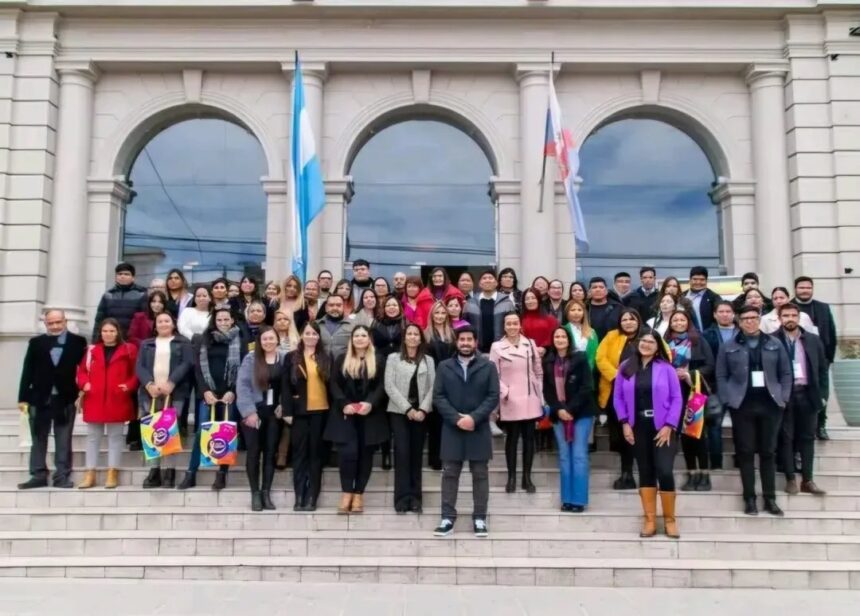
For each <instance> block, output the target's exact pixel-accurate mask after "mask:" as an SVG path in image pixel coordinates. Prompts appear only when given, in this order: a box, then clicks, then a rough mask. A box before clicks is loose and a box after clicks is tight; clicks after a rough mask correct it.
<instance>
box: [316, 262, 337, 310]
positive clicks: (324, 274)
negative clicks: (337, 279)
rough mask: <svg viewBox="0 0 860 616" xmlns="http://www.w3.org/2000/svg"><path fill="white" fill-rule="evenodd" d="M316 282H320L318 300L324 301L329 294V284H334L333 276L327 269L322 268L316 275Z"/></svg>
mask: <svg viewBox="0 0 860 616" xmlns="http://www.w3.org/2000/svg"><path fill="white" fill-rule="evenodd" d="M317 282H318V283H319V284H320V294H319V301H320V302H325V300H327V299H328V296H329V295H330V294H331V285H333V284H334V276H333V275H332V273H331V272H330V271H328V270H323V271H321V272H320V273H319V275H318V276H317Z"/></svg>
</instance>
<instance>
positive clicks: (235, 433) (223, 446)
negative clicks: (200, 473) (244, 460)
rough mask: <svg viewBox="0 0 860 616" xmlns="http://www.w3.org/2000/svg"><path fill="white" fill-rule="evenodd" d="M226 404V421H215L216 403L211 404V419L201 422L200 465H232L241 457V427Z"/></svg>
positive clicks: (208, 466)
mask: <svg viewBox="0 0 860 616" xmlns="http://www.w3.org/2000/svg"><path fill="white" fill-rule="evenodd" d="M228 417H230V405H228V404H225V405H224V421H215V405H214V404H212V405H210V406H209V421H206V422H203V423H202V424H200V466H202V467H206V468H211V467H214V466H232V465H233V464H236V460H237V459H238V457H239V428H238V426H237V425H236V422H235V421H227V418H228Z"/></svg>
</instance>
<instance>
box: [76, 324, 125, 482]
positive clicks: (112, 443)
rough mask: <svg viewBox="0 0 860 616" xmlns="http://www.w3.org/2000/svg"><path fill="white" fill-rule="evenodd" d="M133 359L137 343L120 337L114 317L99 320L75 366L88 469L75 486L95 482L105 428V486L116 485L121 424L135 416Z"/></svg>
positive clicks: (121, 441)
mask: <svg viewBox="0 0 860 616" xmlns="http://www.w3.org/2000/svg"><path fill="white" fill-rule="evenodd" d="M136 362H137V347H136V346H135V345H133V344H131V343H130V342H125V341H124V340H123V338H122V330H121V329H120V326H119V323H118V322H117V321H116V320H115V319H105V320H104V321H102V323H101V326H100V328H99V341H98V342H96V344H94V345H91V346H90V347H89V349H87V354H86V355H85V356H84V359H83V360H82V361H81V363H80V365H79V366H78V378H77V380H78V387H79V388H80V390H81V394H82V395H83V398H82V402H81V408H82V410H83V413H84V421H85V422H86V424H87V456H86V467H87V472H86V475H84V480H83V481H82V482H81V484H80V485H79V486H78V488H80V489H81V490H86V489H87V488H92V487H93V486H95V485H96V463H97V462H98V455H99V447H100V446H101V440H102V434H103V433H104V432H107V437H108V472H107V480H106V481H105V487H106V488H115V487H116V486H117V483H118V479H119V461H120V455H121V454H122V446H123V434H122V426H123V424H124V423H126V422H127V421H131V420H132V419H134V418H135V417H136V408H135V404H134V398H133V394H134V392H135V391H136V390H137V385H138V382H137V376H136V375H135V363H136Z"/></svg>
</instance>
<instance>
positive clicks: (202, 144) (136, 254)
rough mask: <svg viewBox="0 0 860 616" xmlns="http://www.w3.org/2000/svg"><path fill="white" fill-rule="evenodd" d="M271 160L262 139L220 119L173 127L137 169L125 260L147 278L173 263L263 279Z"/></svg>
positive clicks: (191, 272)
mask: <svg viewBox="0 0 860 616" xmlns="http://www.w3.org/2000/svg"><path fill="white" fill-rule="evenodd" d="M264 175H266V160H265V156H264V154H263V150H262V148H261V147H260V144H259V142H258V141H257V139H256V138H255V137H254V136H253V135H252V134H250V133H249V132H248V131H247V130H245V129H244V128H242V127H240V126H238V125H236V124H234V123H232V122H228V121H225V120H220V119H214V118H213V119H193V120H187V121H184V122H180V123H178V124H174V125H172V126H170V127H168V128H167V129H165V130H163V131H161V132H160V133H158V134H157V135H156V136H155V137H153V138H152V140H151V141H149V143H147V144H146V145H145V146H144V148H143V150H141V152H140V154H138V156H137V159H136V160H135V162H134V164H133V165H132V167H131V172H130V173H129V180H130V183H131V185H132V188H133V190H134V191H135V193H136V195H135V197H134V199H133V200H132V203H131V204H130V205H129V206H128V209H127V212H126V217H125V229H124V235H123V255H124V257H123V258H124V259H126V260H128V261H130V262H132V263H134V264H135V265H136V266H137V270H138V276H140V277H141V278H142V279H143V281H146V280H147V279H148V278H151V277H153V276H163V275H164V274H165V273H166V272H167V270H169V269H170V268H173V267H178V268H182V269H184V270H185V275H186V276H187V277H188V278H189V279H190V280H193V281H208V280H211V279H213V278H215V277H217V276H223V275H226V276H229V277H230V278H231V279H235V280H238V279H239V278H240V277H241V275H242V274H243V273H246V272H247V273H252V274H256V275H258V276H260V275H261V274H262V271H261V270H262V265H263V261H264V259H265V254H266V242H265V236H266V195H265V193H264V192H263V189H262V186H261V184H260V178H261V177H262V176H264Z"/></svg>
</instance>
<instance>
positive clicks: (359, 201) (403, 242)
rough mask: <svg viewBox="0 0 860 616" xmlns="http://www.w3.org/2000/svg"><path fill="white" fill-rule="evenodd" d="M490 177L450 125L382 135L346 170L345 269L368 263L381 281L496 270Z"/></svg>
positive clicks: (416, 125)
mask: <svg viewBox="0 0 860 616" xmlns="http://www.w3.org/2000/svg"><path fill="white" fill-rule="evenodd" d="M492 174H493V171H492V167H491V165H490V161H489V160H488V159H487V156H486V155H485V153H484V151H483V150H482V149H481V147H480V146H479V145H478V143H477V142H476V141H475V140H474V139H472V137H470V136H469V135H468V134H466V133H465V132H463V131H462V130H460V129H459V128H455V127H454V126H451V125H450V124H447V123H445V122H442V121H439V120H432V119H414V120H405V121H402V122H399V123H397V124H393V125H391V126H388V127H386V128H383V129H382V130H380V131H379V132H378V133H376V134H374V135H372V136H371V137H370V138H369V140H368V141H367V142H366V143H365V144H364V145H363V146H362V147H361V149H360V150H359V151H358V153H357V154H356V156H355V159H354V160H353V163H352V167H351V170H350V175H351V176H352V178H353V183H354V189H355V195H354V197H353V199H352V201H351V202H350V204H349V207H348V210H347V252H346V259H347V261H349V262H351V261H353V260H355V259H359V258H363V259H367V260H368V261H370V263H371V265H372V267H373V273H374V274H375V275H381V276H390V275H392V274H393V273H394V272H395V271H397V270H403V271H405V272H407V273H409V272H412V273H416V274H417V273H419V271H420V269H421V267H422V266H428V265H442V266H448V267H449V271H451V272H455V271H456V270H457V269H458V266H460V267H475V268H477V267H481V266H483V267H486V266H487V265H491V264H495V260H496V241H495V238H496V234H495V211H494V209H493V204H492V202H491V200H490V197H489V194H488V188H489V180H490V177H491V176H492ZM350 275H351V273H350Z"/></svg>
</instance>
